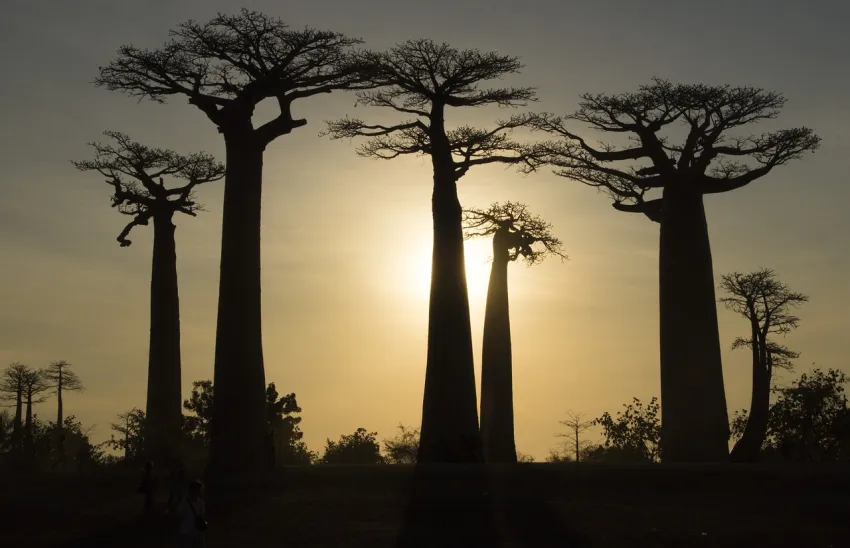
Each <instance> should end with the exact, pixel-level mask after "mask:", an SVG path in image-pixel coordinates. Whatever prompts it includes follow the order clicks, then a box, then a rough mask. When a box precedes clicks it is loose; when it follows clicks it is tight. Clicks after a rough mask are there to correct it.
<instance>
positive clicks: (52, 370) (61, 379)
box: [44, 360, 85, 432]
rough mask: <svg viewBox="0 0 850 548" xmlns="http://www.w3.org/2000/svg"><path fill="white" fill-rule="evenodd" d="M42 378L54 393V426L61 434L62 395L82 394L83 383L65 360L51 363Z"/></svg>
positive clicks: (63, 421) (62, 421)
mask: <svg viewBox="0 0 850 548" xmlns="http://www.w3.org/2000/svg"><path fill="white" fill-rule="evenodd" d="M44 378H45V381H46V382H47V384H48V386H49V387H50V388H51V389H52V390H53V391H54V392H55V394H56V399H57V400H58V402H57V407H56V426H57V429H58V430H59V431H60V432H61V431H62V428H63V427H64V425H65V417H64V415H63V409H62V394H64V393H65V392H82V391H83V390H85V386H83V381H81V380H80V377H79V376H77V374H76V373H75V372H74V371H72V370H71V364H70V363H68V362H66V361H65V360H60V361H55V362H52V363H51V364H50V365H48V366H47V368H46V369H45V370H44Z"/></svg>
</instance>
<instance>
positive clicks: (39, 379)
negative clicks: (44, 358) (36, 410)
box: [23, 369, 50, 456]
mask: <svg viewBox="0 0 850 548" xmlns="http://www.w3.org/2000/svg"><path fill="white" fill-rule="evenodd" d="M23 383H24V393H23V397H24V403H25V405H26V421H25V422H24V452H25V454H26V455H28V456H32V454H33V450H34V446H33V442H34V441H35V440H34V436H33V413H32V406H33V405H35V404H37V403H44V401H45V400H47V396H46V395H44V393H45V392H46V391H47V390H48V389H49V388H50V386H49V385H48V384H47V379H46V378H45V376H44V371H43V370H41V369H27V370H26V371H25V372H24V374H23Z"/></svg>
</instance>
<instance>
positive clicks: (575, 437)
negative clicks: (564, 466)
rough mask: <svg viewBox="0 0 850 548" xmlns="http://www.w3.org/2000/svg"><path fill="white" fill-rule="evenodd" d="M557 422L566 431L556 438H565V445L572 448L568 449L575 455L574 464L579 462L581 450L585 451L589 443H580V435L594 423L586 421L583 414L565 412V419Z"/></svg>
mask: <svg viewBox="0 0 850 548" xmlns="http://www.w3.org/2000/svg"><path fill="white" fill-rule="evenodd" d="M558 422H560V423H561V424H562V425H563V426H564V427H565V428H566V429H567V433H566V434H558V436H559V437H561V438H566V440H567V444H569V445H571V446H572V447H570V449H571V450H572V451H574V453H575V459H576V462H579V461H580V460H581V454H582V449H585V448H586V447H587V446H588V445H589V442H587V441H581V435H582V433H583V432H584V431H585V430H587V429H588V428H590V427H592V426H594V425H595V424H596V423H595V422H594V421H592V420H586V419H585V415H584V413H577V412H575V411H567V418H566V419H564V420H562V421H558Z"/></svg>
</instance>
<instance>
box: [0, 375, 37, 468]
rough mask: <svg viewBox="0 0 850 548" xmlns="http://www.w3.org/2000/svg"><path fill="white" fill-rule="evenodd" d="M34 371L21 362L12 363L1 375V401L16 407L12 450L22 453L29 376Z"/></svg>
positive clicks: (13, 420) (13, 421)
mask: <svg viewBox="0 0 850 548" xmlns="http://www.w3.org/2000/svg"><path fill="white" fill-rule="evenodd" d="M31 372H32V369H31V368H30V367H29V366H28V365H25V364H23V363H21V362H12V363H10V364H9V365H8V366H7V367H6V368H5V369H4V370H3V373H2V374H0V401H2V402H9V403H10V405H14V407H15V414H14V418H13V419H12V443H11V445H12V449H13V450H14V451H15V452H18V453H20V451H21V449H22V447H21V443H22V442H23V439H24V432H23V412H24V399H25V392H24V390H25V387H26V384H27V376H28V375H29V374H30V373H31Z"/></svg>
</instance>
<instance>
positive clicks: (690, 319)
mask: <svg viewBox="0 0 850 548" xmlns="http://www.w3.org/2000/svg"><path fill="white" fill-rule="evenodd" d="M784 105H785V98H784V97H783V96H782V95H781V94H780V93H776V92H772V91H766V90H763V89H759V88H752V87H731V86H708V85H704V84H697V85H686V84H673V83H670V82H667V81H665V80H661V79H655V80H653V83H652V84H649V85H645V86H641V87H640V88H639V90H638V91H637V92H634V93H622V94H618V95H605V94H585V95H582V101H581V103H580V106H579V109H578V111H576V112H575V113H573V114H571V115H568V116H555V115H551V114H542V115H540V116H539V117H538V119H537V120H536V123H535V127H537V128H538V129H540V130H543V131H546V132H549V133H550V134H552V135H555V136H557V137H558V138H559V139H558V140H557V141H555V142H552V143H549V145H548V146H547V148H548V152H549V155H548V160H549V162H550V163H551V165H553V166H554V167H555V168H556V171H555V173H556V174H558V175H561V176H563V177H566V178H568V179H573V180H575V181H578V182H581V183H584V184H586V185H589V186H592V187H596V188H599V189H602V190H604V191H605V192H606V193H607V194H608V195H609V196H610V197H611V198H612V199H613V201H614V204H613V205H614V208H615V209H617V210H619V211H625V212H630V213H642V214H644V215H645V216H646V217H648V218H649V219H651V220H653V221H655V222H658V223H660V228H661V230H660V233H661V238H660V253H659V282H660V283H659V286H660V316H661V328H660V335H661V400H662V402H663V405H662V408H661V409H662V414H663V421H662V422H663V423H664V438H663V440H662V445H663V447H662V451H661V454H662V455H663V458H664V460H665V461H671V462H676V461H679V462H683V461H723V460H725V459H726V458H727V457H728V448H727V447H728V446H727V441H728V436H729V424H728V416H727V412H726V396H725V391H724V387H723V371H722V364H721V356H720V335H719V332H718V328H717V307H716V301H715V292H714V274H713V271H712V260H711V246H710V243H709V237H708V225H707V222H706V217H705V209H704V207H703V197H704V196H705V195H707V194H718V193H723V192H728V191H731V190H735V189H738V188H741V187H743V186H746V185H748V184H750V183H752V182H753V181H755V180H756V179H759V178H761V177H764V176H766V175H767V174H768V173H770V172H771V171H772V170H773V169H775V168H777V167H779V166H782V165H785V164H787V163H788V162H790V161H792V160H796V159H798V158H801V157H802V156H803V154H804V153H806V152H812V151H814V150H816V149H817V148H818V144H819V142H820V138H819V137H817V136H816V135H815V133H814V132H813V131H812V130H811V129H809V128H806V127H800V128H794V129H783V130H777V131H773V132H768V133H762V134H753V135H748V134H746V133H745V130H744V126H748V125H752V124H755V123H757V122H759V121H763V120H772V119H774V118H776V117H777V116H778V115H779V112H780V110H781V109H782V107H783V106H784ZM571 123H578V124H585V125H587V126H589V128H590V129H592V130H594V131H597V132H601V133H603V134H613V135H615V136H618V137H617V142H615V143H612V142H602V143H599V144H594V142H593V141H592V140H591V139H590V137H588V136H586V135H585V136H579V135H578V134H577V133H576V130H575V129H574V128H571V127H569V125H570V124H571ZM679 129H683V130H684V131H682V132H680V131H678V130H679ZM680 135H681V137H680ZM620 136H622V137H628V140H626V139H621V138H620ZM659 191H660V194H661V195H660V197H653V196H652V193H653V192H659Z"/></svg>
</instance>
